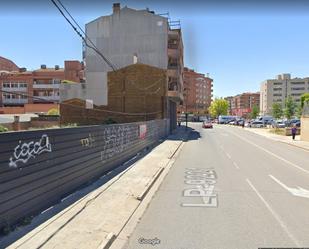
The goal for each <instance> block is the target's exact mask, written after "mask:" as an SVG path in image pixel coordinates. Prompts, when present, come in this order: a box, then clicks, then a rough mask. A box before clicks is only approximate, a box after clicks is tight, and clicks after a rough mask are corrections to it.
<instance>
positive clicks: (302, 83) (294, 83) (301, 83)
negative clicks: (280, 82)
mask: <svg viewBox="0 0 309 249" xmlns="http://www.w3.org/2000/svg"><path fill="white" fill-rule="evenodd" d="M304 84H305V82H303V81H302V82H291V85H304Z"/></svg>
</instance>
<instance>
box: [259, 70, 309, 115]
mask: <svg viewBox="0 0 309 249" xmlns="http://www.w3.org/2000/svg"><path fill="white" fill-rule="evenodd" d="M306 92H309V77H307V78H293V79H292V78H291V75H290V74H280V75H278V76H277V78H276V79H268V80H265V81H264V82H262V83H261V92H260V93H261V94H260V111H261V114H263V115H265V114H269V115H271V114H272V105H273V104H274V103H279V104H281V105H282V107H284V103H285V100H286V98H287V97H288V96H291V97H292V98H293V100H294V101H295V102H296V103H299V104H300V97H301V95H302V94H304V93H306Z"/></svg>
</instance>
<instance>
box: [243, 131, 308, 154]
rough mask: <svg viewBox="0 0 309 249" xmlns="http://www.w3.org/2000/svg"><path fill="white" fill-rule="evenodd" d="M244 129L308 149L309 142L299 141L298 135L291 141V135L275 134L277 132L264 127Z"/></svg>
mask: <svg viewBox="0 0 309 249" xmlns="http://www.w3.org/2000/svg"><path fill="white" fill-rule="evenodd" d="M244 129H245V130H246V131H250V132H254V133H256V134H259V135H261V136H264V137H267V138H269V139H272V140H275V141H278V142H282V143H287V144H290V145H293V146H296V147H299V148H302V149H304V150H308V151H309V142H306V141H301V140H300V136H299V135H298V136H296V137H295V140H294V141H293V140H292V137H291V136H282V135H277V134H274V133H271V132H269V130H268V129H265V128H244Z"/></svg>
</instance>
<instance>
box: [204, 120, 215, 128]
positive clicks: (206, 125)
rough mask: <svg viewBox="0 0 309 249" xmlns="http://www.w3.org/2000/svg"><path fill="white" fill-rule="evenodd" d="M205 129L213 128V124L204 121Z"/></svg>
mask: <svg viewBox="0 0 309 249" xmlns="http://www.w3.org/2000/svg"><path fill="white" fill-rule="evenodd" d="M203 128H206V129H207V128H213V126H212V123H211V122H210V121H207V120H206V121H204V122H203Z"/></svg>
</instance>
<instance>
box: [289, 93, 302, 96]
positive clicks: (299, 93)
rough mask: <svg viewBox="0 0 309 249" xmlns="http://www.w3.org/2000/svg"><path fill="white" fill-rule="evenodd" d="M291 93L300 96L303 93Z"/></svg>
mask: <svg viewBox="0 0 309 249" xmlns="http://www.w3.org/2000/svg"><path fill="white" fill-rule="evenodd" d="M291 95H292V96H300V95H302V93H292V94H291Z"/></svg>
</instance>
